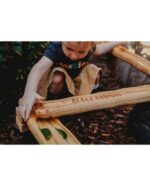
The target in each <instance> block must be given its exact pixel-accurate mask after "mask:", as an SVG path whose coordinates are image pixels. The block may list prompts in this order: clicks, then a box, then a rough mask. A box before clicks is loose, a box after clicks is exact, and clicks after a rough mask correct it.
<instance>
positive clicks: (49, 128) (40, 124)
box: [16, 108, 80, 144]
mask: <svg viewBox="0 0 150 186" xmlns="http://www.w3.org/2000/svg"><path fill="white" fill-rule="evenodd" d="M16 123H17V126H18V128H19V131H20V132H25V131H27V130H30V131H31V133H32V134H33V136H34V137H35V139H36V140H37V141H38V143H39V144H80V142H79V141H78V140H77V138H76V137H75V136H74V135H73V134H72V133H71V132H70V131H69V130H68V129H67V128H66V127H65V126H64V125H63V124H62V123H61V122H60V121H59V119H57V118H53V119H37V118H36V117H35V116H33V115H31V116H30V118H29V120H28V122H27V123H25V122H23V120H22V118H21V117H20V115H19V112H18V108H16ZM43 130H45V131H46V132H49V133H50V135H47V136H45V135H44V134H43V132H42V131H43Z"/></svg>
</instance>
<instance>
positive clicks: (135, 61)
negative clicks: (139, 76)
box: [112, 46, 150, 75]
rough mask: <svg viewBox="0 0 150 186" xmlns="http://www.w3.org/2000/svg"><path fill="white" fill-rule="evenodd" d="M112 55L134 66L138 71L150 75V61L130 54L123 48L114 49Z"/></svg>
mask: <svg viewBox="0 0 150 186" xmlns="http://www.w3.org/2000/svg"><path fill="white" fill-rule="evenodd" d="M112 54H113V55H114V56H116V57H118V58H120V59H122V60H123V61H125V62H127V63H128V64H130V65H132V66H133V67H135V68H136V69H138V70H140V71H142V72H144V73H146V74H148V75H150V61H148V60H147V59H145V58H143V57H141V56H139V55H137V54H134V53H132V52H130V51H129V50H128V49H127V48H125V47H123V46H117V47H114V49H113V50H112Z"/></svg>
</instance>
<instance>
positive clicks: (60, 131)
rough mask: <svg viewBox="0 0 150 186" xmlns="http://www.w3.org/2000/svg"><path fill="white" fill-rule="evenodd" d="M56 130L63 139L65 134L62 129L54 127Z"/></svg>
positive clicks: (65, 136)
mask: <svg viewBox="0 0 150 186" xmlns="http://www.w3.org/2000/svg"><path fill="white" fill-rule="evenodd" d="M56 130H57V131H58V132H59V134H60V135H61V136H62V137H63V138H64V139H66V138H67V134H66V133H65V132H64V131H63V130H61V129H57V128H56Z"/></svg>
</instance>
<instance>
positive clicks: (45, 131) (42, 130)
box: [40, 128, 52, 140]
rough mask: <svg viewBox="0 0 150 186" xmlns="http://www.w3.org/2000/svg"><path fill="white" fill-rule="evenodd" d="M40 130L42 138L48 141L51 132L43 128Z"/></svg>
mask: <svg viewBox="0 0 150 186" xmlns="http://www.w3.org/2000/svg"><path fill="white" fill-rule="evenodd" d="M40 130H41V132H42V133H43V135H44V137H45V138H46V139H47V140H49V139H50V137H51V135H52V134H51V131H50V130H49V129H47V128H44V129H40Z"/></svg>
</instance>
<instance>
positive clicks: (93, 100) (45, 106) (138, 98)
mask: <svg viewBox="0 0 150 186" xmlns="http://www.w3.org/2000/svg"><path fill="white" fill-rule="evenodd" d="M147 101H150V85H144V86H138V87H131V88H123V89H118V90H113V91H105V92H100V93H96V94H91V95H84V96H74V97H69V98H65V99H59V100H57V101H45V102H43V103H40V104H37V105H35V115H36V117H37V118H50V117H52V118H53V117H59V116H64V115H72V114H78V113H83V112H88V111H93V110H100V109H107V108H111V107H116V106H120V105H128V104H135V103H141V102H147Z"/></svg>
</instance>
